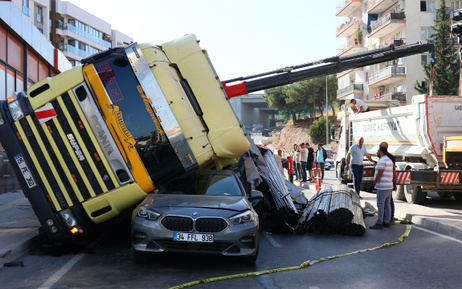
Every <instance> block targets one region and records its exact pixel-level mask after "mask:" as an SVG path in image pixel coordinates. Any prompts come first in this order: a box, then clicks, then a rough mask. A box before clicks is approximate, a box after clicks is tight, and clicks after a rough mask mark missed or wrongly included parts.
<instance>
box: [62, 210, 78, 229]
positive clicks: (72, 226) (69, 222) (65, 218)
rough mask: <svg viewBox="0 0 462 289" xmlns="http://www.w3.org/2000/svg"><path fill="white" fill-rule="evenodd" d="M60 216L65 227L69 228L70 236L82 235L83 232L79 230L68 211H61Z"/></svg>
mask: <svg viewBox="0 0 462 289" xmlns="http://www.w3.org/2000/svg"><path fill="white" fill-rule="evenodd" d="M59 213H60V214H61V218H62V219H63V221H64V223H66V226H67V227H68V228H69V230H70V231H71V233H72V234H75V233H83V230H82V229H80V227H79V225H78V224H77V220H76V219H75V218H74V215H72V213H71V211H70V210H69V209H65V210H62V211H61V212H59Z"/></svg>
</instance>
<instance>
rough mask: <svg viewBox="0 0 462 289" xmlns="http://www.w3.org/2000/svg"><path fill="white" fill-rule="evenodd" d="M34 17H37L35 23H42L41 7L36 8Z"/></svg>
mask: <svg viewBox="0 0 462 289" xmlns="http://www.w3.org/2000/svg"><path fill="white" fill-rule="evenodd" d="M36 16H37V17H36V20H37V22H39V23H43V8H42V7H40V6H37V15H36ZM42 33H43V32H42Z"/></svg>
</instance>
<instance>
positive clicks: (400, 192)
mask: <svg viewBox="0 0 462 289" xmlns="http://www.w3.org/2000/svg"><path fill="white" fill-rule="evenodd" d="M393 200H400V201H405V200H406V197H405V196H404V185H397V186H396V190H395V191H393Z"/></svg>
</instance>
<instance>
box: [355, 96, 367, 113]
mask: <svg viewBox="0 0 462 289" xmlns="http://www.w3.org/2000/svg"><path fill="white" fill-rule="evenodd" d="M350 103H351V104H352V105H354V106H356V108H357V109H356V110H355V114H356V113H360V112H366V111H370V109H369V107H368V106H367V105H366V104H365V103H364V101H362V100H361V99H354V98H353V99H351V100H350Z"/></svg>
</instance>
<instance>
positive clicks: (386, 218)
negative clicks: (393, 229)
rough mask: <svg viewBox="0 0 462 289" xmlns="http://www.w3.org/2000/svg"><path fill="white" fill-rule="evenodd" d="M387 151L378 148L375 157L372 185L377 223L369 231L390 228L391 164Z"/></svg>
mask: <svg viewBox="0 0 462 289" xmlns="http://www.w3.org/2000/svg"><path fill="white" fill-rule="evenodd" d="M387 153H388V151H387V149H386V148H385V147H380V148H379V150H378V151H377V156H378V157H379V158H380V159H379V161H378V162H377V165H376V166H375V177H374V178H375V179H374V183H373V184H372V185H373V186H375V188H376V189H377V210H378V213H377V222H376V223H375V225H374V226H371V227H369V228H370V229H383V227H390V219H391V205H390V199H391V194H392V191H393V167H394V165H393V162H392V161H391V160H390V158H389V157H388V156H387Z"/></svg>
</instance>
